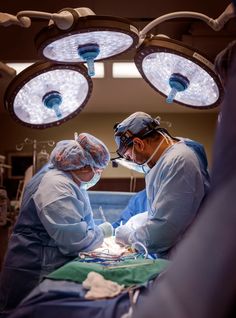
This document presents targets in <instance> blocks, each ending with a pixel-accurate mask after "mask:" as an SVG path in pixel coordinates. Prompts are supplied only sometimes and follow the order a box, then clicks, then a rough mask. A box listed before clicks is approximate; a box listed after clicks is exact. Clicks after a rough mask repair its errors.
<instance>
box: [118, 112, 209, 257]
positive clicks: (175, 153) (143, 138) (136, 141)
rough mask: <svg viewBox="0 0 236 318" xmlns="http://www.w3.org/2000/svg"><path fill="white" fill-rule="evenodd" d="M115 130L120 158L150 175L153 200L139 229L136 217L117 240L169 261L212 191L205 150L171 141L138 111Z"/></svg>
mask: <svg viewBox="0 0 236 318" xmlns="http://www.w3.org/2000/svg"><path fill="white" fill-rule="evenodd" d="M114 130H115V141H116V144H117V146H118V150H117V153H118V155H119V156H120V157H122V158H125V159H126V160H128V161H132V162H133V163H135V164H136V165H137V171H140V170H142V171H143V172H144V173H145V183H146V193H147V198H148V199H147V200H148V203H147V204H148V212H147V214H146V213H143V220H140V217H139V218H138V221H139V226H135V221H132V218H131V219H130V220H129V222H127V224H126V225H123V226H120V227H118V228H117V229H116V241H117V242H118V243H120V244H123V245H126V244H129V245H132V244H134V243H135V242H141V243H142V244H143V245H144V246H145V247H146V249H147V250H148V252H149V253H154V254H156V255H157V257H162V258H168V257H169V255H170V252H171V251H172V250H173V248H174V247H175V245H176V244H177V242H179V240H180V239H181V238H182V237H183V235H184V233H185V232H186V230H187V229H188V227H189V226H190V224H191V223H192V222H193V220H194V218H195V217H196V215H197V212H198V208H199V206H200V204H201V202H202V201H203V199H204V197H205V195H206V193H207V190H208V188H209V174H208V170H207V158H206V154H205V151H204V148H203V146H202V145H200V144H199V143H197V142H195V141H192V140H190V139H185V138H175V137H172V136H171V135H170V134H169V133H168V131H167V130H166V129H164V128H161V127H160V123H159V121H158V120H157V119H154V118H152V117H151V116H150V115H148V114H146V113H144V112H136V113H133V114H132V115H130V116H129V117H128V118H126V119H125V120H123V121H122V122H121V123H119V124H116V125H115V127H114ZM133 218H136V216H134V217H133ZM140 223H141V225H140ZM130 225H131V226H130ZM137 246H138V245H137ZM140 246H141V245H140Z"/></svg>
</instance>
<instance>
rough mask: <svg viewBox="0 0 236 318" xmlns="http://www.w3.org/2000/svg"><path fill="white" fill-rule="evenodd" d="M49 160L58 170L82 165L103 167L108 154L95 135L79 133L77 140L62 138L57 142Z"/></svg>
mask: <svg viewBox="0 0 236 318" xmlns="http://www.w3.org/2000/svg"><path fill="white" fill-rule="evenodd" d="M50 160H51V162H52V164H53V165H54V167H56V168H58V169H60V170H76V169H80V168H82V167H84V166H92V167H95V168H102V169H103V168H105V167H106V166H107V165H108V162H109V160H110V154H109V151H108V149H107V147H106V146H105V144H104V143H103V142H102V141H101V140H99V139H97V138H96V137H94V136H92V135H90V134H87V133H81V134H80V135H78V137H77V140H64V141H60V142H58V143H57V145H56V147H55V148H54V149H53V151H52V153H51V156H50Z"/></svg>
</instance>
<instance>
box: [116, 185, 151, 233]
mask: <svg viewBox="0 0 236 318" xmlns="http://www.w3.org/2000/svg"><path fill="white" fill-rule="evenodd" d="M145 211H147V195H146V189H144V190H142V191H139V192H137V193H136V194H135V195H134V196H133V197H132V198H131V199H130V200H129V203H128V205H127V206H126V207H125V209H124V210H123V211H122V213H121V217H120V218H119V219H118V220H117V221H116V222H114V223H112V226H113V227H114V228H117V227H118V226H120V225H121V222H122V224H125V223H126V222H127V221H128V220H129V219H130V218H131V217H132V216H134V215H136V214H139V213H142V212H145Z"/></svg>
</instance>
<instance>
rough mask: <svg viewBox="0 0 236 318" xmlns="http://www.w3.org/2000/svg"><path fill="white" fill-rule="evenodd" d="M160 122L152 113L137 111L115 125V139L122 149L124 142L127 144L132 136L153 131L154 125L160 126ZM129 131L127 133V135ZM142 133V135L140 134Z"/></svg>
mask: <svg viewBox="0 0 236 318" xmlns="http://www.w3.org/2000/svg"><path fill="white" fill-rule="evenodd" d="M159 125H160V122H159V121H158V120H157V119H154V118H152V117H151V116H150V115H148V114H146V113H144V112H136V113H133V114H132V115H130V116H129V117H127V118H126V119H124V120H123V121H122V122H121V123H119V124H118V125H117V126H116V127H115V141H116V144H117V146H118V149H120V148H121V147H122V146H123V145H124V144H127V140H129V135H130V138H131V139H132V137H135V136H137V137H142V136H144V135H145V134H148V133H149V132H150V131H153V127H154V126H156V127H157V126H159ZM126 133H127V135H126ZM139 134H141V136H139Z"/></svg>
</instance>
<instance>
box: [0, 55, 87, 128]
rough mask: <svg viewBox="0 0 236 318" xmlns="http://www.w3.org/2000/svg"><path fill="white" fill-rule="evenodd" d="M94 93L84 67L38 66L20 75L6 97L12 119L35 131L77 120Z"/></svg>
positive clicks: (8, 89) (35, 65) (9, 87)
mask: <svg viewBox="0 0 236 318" xmlns="http://www.w3.org/2000/svg"><path fill="white" fill-rule="evenodd" d="M91 92H92V80H91V78H90V77H89V76H88V75H87V69H86V67H85V66H83V65H78V64H77V65H74V64H66V65H65V64H56V63H51V62H45V61H44V62H38V63H35V64H34V65H32V66H30V67H28V68H27V69H25V70H24V71H22V72H21V73H20V74H19V75H17V76H16V77H15V78H14V79H13V81H12V82H11V83H10V85H9V86H8V88H7V91H6V93H5V97H4V100H5V107H6V109H7V110H8V111H9V112H10V114H11V116H12V117H13V118H14V119H15V120H16V121H18V122H20V123H21V124H23V125H26V126H28V127H32V128H47V127H52V126H58V125H60V124H62V123H64V122H65V121H67V120H69V119H71V118H72V117H74V116H76V115H77V114H78V113H79V112H80V111H81V110H82V109H83V108H84V107H85V105H86V103H87V102H88V99H89V97H90V95H91Z"/></svg>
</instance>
